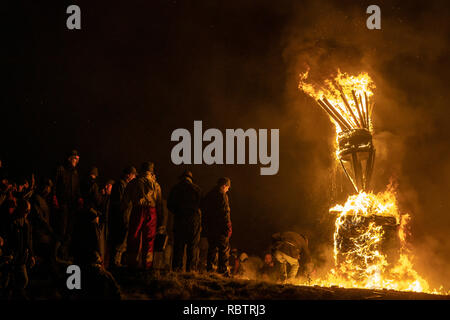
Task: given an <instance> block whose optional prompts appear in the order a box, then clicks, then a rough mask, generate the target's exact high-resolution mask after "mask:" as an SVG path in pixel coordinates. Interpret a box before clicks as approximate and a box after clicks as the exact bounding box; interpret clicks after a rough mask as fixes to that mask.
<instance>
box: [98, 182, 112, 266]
mask: <svg viewBox="0 0 450 320" xmlns="http://www.w3.org/2000/svg"><path fill="white" fill-rule="evenodd" d="M114 184H115V181H114V180H112V179H109V180H107V181H106V183H105V186H104V187H103V189H102V190H101V191H100V192H101V195H102V201H101V208H100V210H101V212H102V215H101V216H100V227H101V236H100V253H101V255H102V258H103V261H104V264H105V267H108V266H109V254H110V253H109V250H107V246H106V239H107V238H108V236H109V214H110V207H111V191H112V187H113V185H114Z"/></svg>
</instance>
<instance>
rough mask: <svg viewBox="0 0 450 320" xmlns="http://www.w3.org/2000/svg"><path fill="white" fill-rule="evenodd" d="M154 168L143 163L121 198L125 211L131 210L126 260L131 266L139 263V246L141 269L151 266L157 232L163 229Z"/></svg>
mask: <svg viewBox="0 0 450 320" xmlns="http://www.w3.org/2000/svg"><path fill="white" fill-rule="evenodd" d="M153 168H154V165H153V163H151V162H144V163H143V164H142V166H141V174H140V176H139V177H138V178H136V179H134V180H132V181H131V182H130V183H129V184H128V185H127V187H126V189H125V193H124V197H123V204H124V210H127V211H129V212H130V215H129V216H130V221H129V229H128V237H127V262H128V266H129V267H131V268H136V267H137V266H138V265H139V256H138V255H139V248H140V247H141V245H142V249H141V250H142V251H141V252H142V264H143V267H144V269H150V268H151V267H152V266H153V245H154V241H155V236H156V232H157V231H158V232H160V233H163V232H164V226H163V225H162V222H163V218H162V217H163V210H162V207H163V205H162V195H161V187H160V186H159V184H158V182H157V181H156V177H155V174H154V172H153Z"/></svg>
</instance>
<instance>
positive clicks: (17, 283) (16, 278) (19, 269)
mask: <svg viewBox="0 0 450 320" xmlns="http://www.w3.org/2000/svg"><path fill="white" fill-rule="evenodd" d="M30 210H31V205H30V203H29V202H28V201H27V200H24V199H20V200H18V201H17V207H16V209H15V210H14V213H13V216H12V219H11V223H10V225H9V228H8V231H9V232H8V233H7V235H6V252H7V255H9V256H11V257H12V261H11V262H10V272H9V280H8V284H7V286H8V289H9V290H8V291H9V294H11V293H12V294H13V296H14V297H17V298H26V294H25V289H26V288H27V286H28V268H32V267H33V266H34V263H35V260H34V256H33V251H32V228H31V224H30V223H29V222H28V214H29V213H30Z"/></svg>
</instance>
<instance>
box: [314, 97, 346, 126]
mask: <svg viewBox="0 0 450 320" xmlns="http://www.w3.org/2000/svg"><path fill="white" fill-rule="evenodd" d="M317 103H319V105H320V106H321V107H322V109H323V110H325V112H326V113H327V114H328V115H329V116H330V117H331V118H332V119H333V120H334V121H335V122H336V123H337V124H338V125H339V126H340V127H341V128H342V130H344V129H345V125H344V124H343V123H342V122H341V121H339V119H338V118H336V116H335V115H334V113H333V112H331V110H330V109H329V108H328V106H327V105H326V104H325V103H324V102H322V101H321V100H317Z"/></svg>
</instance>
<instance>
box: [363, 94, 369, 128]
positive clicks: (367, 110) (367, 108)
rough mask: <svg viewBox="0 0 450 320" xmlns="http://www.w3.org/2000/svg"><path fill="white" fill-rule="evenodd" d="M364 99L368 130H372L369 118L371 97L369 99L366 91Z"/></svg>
mask: <svg viewBox="0 0 450 320" xmlns="http://www.w3.org/2000/svg"><path fill="white" fill-rule="evenodd" d="M364 98H365V101H366V120H367V129H370V117H369V97H367V93H366V92H365V91H364Z"/></svg>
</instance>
